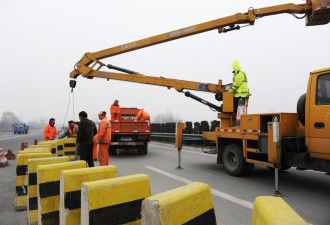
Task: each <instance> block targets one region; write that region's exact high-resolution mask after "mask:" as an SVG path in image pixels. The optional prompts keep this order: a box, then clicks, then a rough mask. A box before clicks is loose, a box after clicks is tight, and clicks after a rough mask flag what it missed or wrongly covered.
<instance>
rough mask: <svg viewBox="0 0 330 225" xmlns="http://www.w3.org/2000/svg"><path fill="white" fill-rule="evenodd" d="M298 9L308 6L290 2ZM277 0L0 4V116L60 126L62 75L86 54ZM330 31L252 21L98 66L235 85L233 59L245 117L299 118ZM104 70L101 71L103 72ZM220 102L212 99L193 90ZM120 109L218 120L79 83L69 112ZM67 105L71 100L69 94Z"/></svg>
mask: <svg viewBox="0 0 330 225" xmlns="http://www.w3.org/2000/svg"><path fill="white" fill-rule="evenodd" d="M290 2H292V3H297V4H302V3H305V1H298V0H296V1H290ZM290 2H289V1H284V0H267V1H261V0H254V1H252V0H235V1H232V0H231V1H230V0H228V1H224V0H205V1H200V0H198V1H197V0H180V1H177V0H176V1H174V0H167V1H160V0H159V1H155V0H140V1H136V0H125V1H124V0H122V1H113V0H104V1H101V0H94V1H90V0H89V1H85V0H79V1H78V0H76V1H68V0H65V1H64V0H58V1H45V0H29V1H26V0H21V1H20V0H1V3H0V27H1V36H0V50H1V51H0V76H1V83H0V95H1V105H0V114H2V113H3V112H4V111H8V110H9V111H12V112H14V113H15V114H16V115H17V116H18V117H19V118H21V119H22V120H23V121H28V120H33V119H38V118H46V119H47V120H48V118H50V117H54V118H56V119H57V122H58V123H60V124H62V122H63V120H64V116H65V112H66V107H67V105H68V101H69V93H70V88H69V80H70V79H69V74H70V72H71V71H72V70H73V66H74V64H75V63H76V62H77V61H78V60H80V58H81V57H82V56H83V54H84V53H85V52H97V51H100V50H103V49H107V48H110V47H115V46H118V45H122V44H125V43H128V42H132V41H136V40H139V39H143V38H146V37H150V36H153V35H157V34H161V33H165V32H169V31H172V30H176V29H180V28H183V27H187V26H191V25H194V24H199V23H203V22H207V21H210V20H214V19H218V18H221V17H225V16H229V15H232V14H236V13H238V12H246V11H247V10H248V8H249V7H254V8H260V7H267V6H272V5H278V4H284V3H290ZM329 40H330V25H329V24H328V25H321V26H314V27H306V26H305V20H304V19H303V20H297V19H295V18H294V17H293V16H291V15H289V14H283V15H277V16H269V17H265V18H262V19H259V20H256V22H255V25H254V26H249V27H246V28H242V29H241V30H239V31H233V32H229V33H226V34H218V32H217V31H216V30H213V31H209V32H206V33H202V34H198V35H194V36H191V37H187V38H183V39H179V40H175V41H171V42H167V43H164V44H160V45H156V46H152V47H148V48H144V49H140V50H137V51H133V52H130V53H126V54H122V55H118V56H114V57H112V58H108V59H103V60H102V62H104V63H106V64H108V63H110V64H113V65H117V66H120V67H124V68H128V69H131V70H134V71H137V72H140V73H142V74H145V75H149V76H157V77H159V76H163V77H167V78H175V79H183V80H191V81H200V82H207V83H214V84H217V83H218V80H219V79H222V80H223V83H229V82H231V81H232V73H231V72H232V67H231V63H232V62H233V61H234V60H236V59H237V60H239V62H240V63H241V66H242V69H243V71H245V72H246V73H247V76H248V80H249V88H250V92H251V93H252V96H251V98H250V102H249V109H248V112H249V113H269V112H296V104H297V100H298V98H299V96H300V95H302V94H303V93H305V92H306V88H307V82H308V77H309V72H311V71H314V70H317V69H321V68H326V67H329V66H330V64H329V52H330V45H329ZM104 70H107V69H106V68H104ZM194 93H195V94H196V95H199V96H201V97H203V98H206V99H207V100H209V101H211V102H213V103H216V104H218V103H217V102H216V101H215V100H214V96H213V94H207V93H199V92H194ZM115 99H118V100H119V104H120V106H121V107H138V108H144V109H145V110H146V111H148V112H149V113H150V115H151V119H152V117H153V116H156V115H157V114H160V113H164V112H172V113H173V114H174V115H175V116H177V117H179V118H181V119H182V120H184V121H201V120H213V119H216V118H217V113H215V112H212V111H211V110H210V109H209V108H208V107H206V106H204V105H202V104H200V103H198V102H195V101H194V100H192V99H188V98H187V97H185V96H184V95H183V94H182V93H178V92H176V91H175V90H173V89H171V90H168V89H167V88H164V87H157V86H151V85H143V84H135V83H127V82H123V81H113V80H110V81H106V80H105V79H93V80H89V79H86V78H82V77H81V76H80V77H79V78H78V79H77V87H76V89H75V91H74V103H75V105H74V112H75V115H74V116H75V118H72V117H73V107H72V104H71V105H70V108H69V112H68V116H67V118H66V120H70V119H76V120H77V119H78V116H77V115H78V113H79V111H81V110H85V111H86V112H87V113H88V114H89V115H90V118H92V119H94V118H96V113H97V112H98V111H100V110H106V111H107V112H109V107H110V105H111V104H112V103H113V101H114V100H115ZM71 103H72V95H71Z"/></svg>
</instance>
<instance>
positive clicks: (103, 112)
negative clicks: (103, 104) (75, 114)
mask: <svg viewBox="0 0 330 225" xmlns="http://www.w3.org/2000/svg"><path fill="white" fill-rule="evenodd" d="M105 114H107V113H106V112H105V111H100V112H99V113H98V114H97V115H105Z"/></svg>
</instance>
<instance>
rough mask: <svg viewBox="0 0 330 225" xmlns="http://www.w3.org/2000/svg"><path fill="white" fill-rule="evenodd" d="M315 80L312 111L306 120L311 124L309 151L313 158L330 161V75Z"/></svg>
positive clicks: (310, 96) (319, 76)
mask: <svg viewBox="0 0 330 225" xmlns="http://www.w3.org/2000/svg"><path fill="white" fill-rule="evenodd" d="M313 80H314V81H313V82H312V86H311V87H310V90H311V93H310V95H309V98H310V99H309V106H310V108H309V110H310V111H309V113H307V115H309V116H308V118H306V119H307V120H308V121H307V122H308V124H309V126H308V127H309V135H308V136H309V137H306V138H307V143H309V144H308V149H309V151H310V153H311V157H315V158H324V159H330V73H329V72H327V73H323V74H319V75H318V76H316V75H315V79H313ZM313 87H316V88H313ZM306 110H308V105H306ZM308 127H306V128H307V129H308Z"/></svg>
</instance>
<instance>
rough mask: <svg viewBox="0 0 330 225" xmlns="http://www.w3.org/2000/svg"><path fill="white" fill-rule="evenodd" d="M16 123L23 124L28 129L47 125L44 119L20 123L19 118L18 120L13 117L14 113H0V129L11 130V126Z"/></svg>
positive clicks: (16, 117)
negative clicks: (0, 114) (28, 127)
mask: <svg viewBox="0 0 330 225" xmlns="http://www.w3.org/2000/svg"><path fill="white" fill-rule="evenodd" d="M17 122H25V124H26V125H28V126H30V129H35V128H43V127H44V126H45V125H47V123H48V122H46V120H45V119H38V120H37V119H34V120H30V121H22V120H20V118H18V116H16V115H15V113H13V112H10V111H6V112H3V113H2V116H1V120H0V129H12V128H13V124H15V123H17Z"/></svg>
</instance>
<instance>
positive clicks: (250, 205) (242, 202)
mask: <svg viewBox="0 0 330 225" xmlns="http://www.w3.org/2000/svg"><path fill="white" fill-rule="evenodd" d="M145 168H147V169H149V170H153V171H155V172H157V173H160V174H163V175H165V176H168V177H170V178H173V179H174V180H177V181H181V182H182V183H185V184H191V183H192V182H193V181H191V180H187V179H185V178H183V177H179V176H177V175H174V174H171V173H168V172H166V171H163V170H160V169H157V168H155V167H152V166H145ZM211 193H212V194H213V195H216V196H218V197H220V198H223V199H226V200H228V201H230V202H233V203H235V204H238V205H241V206H244V207H246V208H248V209H253V203H251V202H248V201H245V200H242V199H239V198H236V197H234V196H232V195H228V194H226V193H223V192H221V191H218V190H215V189H212V188H211Z"/></svg>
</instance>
